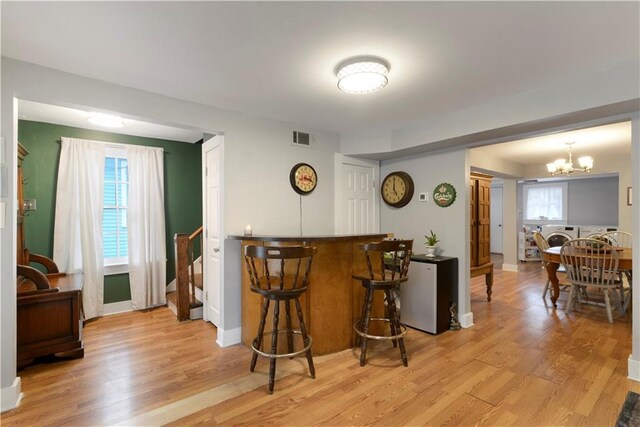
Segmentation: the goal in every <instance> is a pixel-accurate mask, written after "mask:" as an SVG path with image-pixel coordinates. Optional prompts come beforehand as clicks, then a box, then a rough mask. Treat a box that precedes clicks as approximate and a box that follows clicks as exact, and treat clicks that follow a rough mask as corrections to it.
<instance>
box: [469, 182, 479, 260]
mask: <svg viewBox="0 0 640 427" xmlns="http://www.w3.org/2000/svg"><path fill="white" fill-rule="evenodd" d="M476 183H477V181H476V180H475V179H474V178H473V177H472V178H471V197H470V200H471V204H470V209H471V232H470V233H469V236H470V237H469V239H470V241H469V245H470V248H471V251H470V252H469V253H470V254H471V267H476V266H477V265H478V246H477V241H478V227H477V223H478V215H477V211H478V208H477V204H476V203H477V202H476V201H477V200H478V196H477V191H478V187H477V185H476Z"/></svg>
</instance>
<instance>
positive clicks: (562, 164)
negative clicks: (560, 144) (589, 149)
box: [547, 142, 593, 176]
mask: <svg viewBox="0 0 640 427" xmlns="http://www.w3.org/2000/svg"><path fill="white" fill-rule="evenodd" d="M573 144H575V142H565V145H566V146H567V152H568V153H569V161H567V160H566V159H558V160H556V161H555V162H553V163H547V170H548V171H549V173H550V174H551V175H552V176H555V175H560V174H565V175H569V174H571V173H573V172H574V171H582V172H586V173H589V172H591V169H593V157H591V156H584V157H580V158H578V164H579V165H580V167H573V160H572V159H571V146H572V145H573Z"/></svg>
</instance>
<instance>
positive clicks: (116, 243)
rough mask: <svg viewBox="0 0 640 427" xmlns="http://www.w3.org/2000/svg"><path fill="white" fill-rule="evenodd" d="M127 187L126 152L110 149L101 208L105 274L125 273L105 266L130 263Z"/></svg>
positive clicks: (105, 167) (105, 164)
mask: <svg viewBox="0 0 640 427" xmlns="http://www.w3.org/2000/svg"><path fill="white" fill-rule="evenodd" d="M128 190H129V174H128V169H127V158H126V152H125V151H124V150H109V151H108V153H107V155H106V157H105V162H104V206H103V210H102V245H103V251H104V264H105V273H106V274H115V273H119V272H124V271H116V270H118V269H113V268H106V267H108V266H113V265H126V264H127V263H128V245H127V239H128V236H127V198H128ZM125 271H126V270H125Z"/></svg>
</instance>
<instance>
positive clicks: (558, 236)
mask: <svg viewBox="0 0 640 427" xmlns="http://www.w3.org/2000/svg"><path fill="white" fill-rule="evenodd" d="M541 229H542V230H541V231H540V233H542V235H543V236H544V238H545V239H546V240H547V242H548V243H549V246H551V247H554V246H562V245H563V244H565V243H566V242H567V241H568V240H571V239H577V238H578V227H576V226H573V225H543V226H542V227H541Z"/></svg>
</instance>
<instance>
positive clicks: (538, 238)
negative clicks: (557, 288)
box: [533, 231, 551, 299]
mask: <svg viewBox="0 0 640 427" xmlns="http://www.w3.org/2000/svg"><path fill="white" fill-rule="evenodd" d="M533 241H534V242H536V246H537V247H538V252H540V259H541V260H542V268H543V269H544V270H545V271H546V270H547V264H548V262H547V260H545V259H544V254H543V252H544V251H545V250H547V249H549V242H547V240H546V239H545V238H544V236H543V235H542V233H540V232H539V231H534V232H533ZM550 284H551V280H549V279H548V278H547V283H545V285H544V292H543V293H542V298H543V299H544V298H546V296H547V292H549V285H550Z"/></svg>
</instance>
